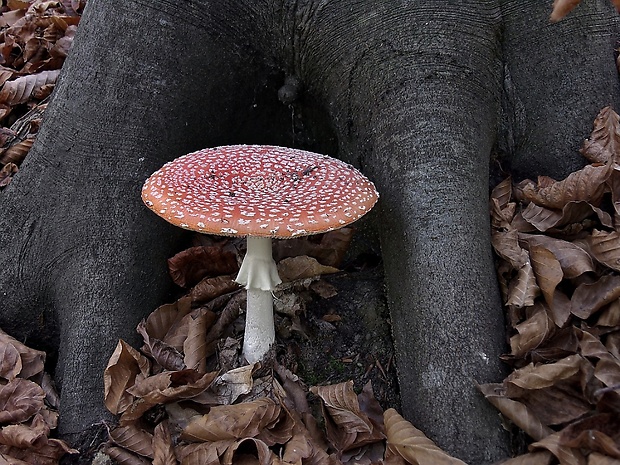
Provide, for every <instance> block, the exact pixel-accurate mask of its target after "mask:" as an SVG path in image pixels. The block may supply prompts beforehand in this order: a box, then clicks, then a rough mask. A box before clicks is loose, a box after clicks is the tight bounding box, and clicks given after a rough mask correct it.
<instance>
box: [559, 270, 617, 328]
mask: <svg viewBox="0 0 620 465" xmlns="http://www.w3.org/2000/svg"><path fill="white" fill-rule="evenodd" d="M619 297H620V276H618V275H607V276H603V277H601V278H600V279H599V280H598V281H595V282H594V283H592V284H589V283H583V284H580V285H579V286H577V289H575V291H574V292H573V295H572V297H571V300H570V302H571V312H572V313H573V314H574V315H576V316H578V317H579V318H581V319H584V320H585V319H587V318H589V317H590V316H591V315H593V314H594V313H595V312H597V311H598V310H600V309H601V308H603V307H604V306H605V305H607V304H609V303H611V302H613V301H614V300H616V299H618V298H619Z"/></svg>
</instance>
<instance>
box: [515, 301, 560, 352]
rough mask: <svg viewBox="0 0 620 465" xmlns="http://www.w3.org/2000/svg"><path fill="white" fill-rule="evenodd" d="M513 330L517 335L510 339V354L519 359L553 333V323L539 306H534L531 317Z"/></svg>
mask: <svg viewBox="0 0 620 465" xmlns="http://www.w3.org/2000/svg"><path fill="white" fill-rule="evenodd" d="M515 329H516V330H517V334H515V335H514V336H512V337H511V338H510V353H511V354H512V355H513V356H515V357H519V358H521V357H524V356H525V355H526V354H527V353H528V352H530V351H532V350H533V349H535V348H536V347H538V346H540V345H541V344H542V343H543V342H544V341H546V340H547V339H548V338H549V337H551V335H552V334H553V332H554V328H553V321H552V320H551V319H550V318H549V316H548V315H547V312H546V311H545V308H544V306H542V305H540V304H537V305H535V306H534V309H533V312H532V314H531V316H530V317H529V318H527V319H526V320H525V321H523V322H522V323H519V324H518V325H517V326H516V327H515Z"/></svg>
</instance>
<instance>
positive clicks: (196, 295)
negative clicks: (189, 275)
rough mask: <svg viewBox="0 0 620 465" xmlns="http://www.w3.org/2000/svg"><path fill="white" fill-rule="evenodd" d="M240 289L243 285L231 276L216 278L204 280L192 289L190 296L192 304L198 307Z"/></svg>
mask: <svg viewBox="0 0 620 465" xmlns="http://www.w3.org/2000/svg"><path fill="white" fill-rule="evenodd" d="M240 288H241V285H240V284H239V283H237V282H236V281H235V280H234V279H233V278H232V277H230V276H215V277H213V278H204V279H203V280H202V281H200V282H199V283H198V284H196V285H195V286H194V287H193V288H192V290H191V291H190V293H189V295H190V297H191V299H192V303H193V304H194V305H198V304H201V303H205V302H208V301H210V300H213V299H215V298H216V297H219V296H221V295H224V294H228V293H229V292H233V291H236V290H238V289H240Z"/></svg>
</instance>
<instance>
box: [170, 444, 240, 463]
mask: <svg viewBox="0 0 620 465" xmlns="http://www.w3.org/2000/svg"><path fill="white" fill-rule="evenodd" d="M233 443H234V440H231V439H229V440H227V441H216V442H208V443H195V444H189V445H187V446H182V447H177V448H176V449H175V452H176V456H177V457H178V459H179V460H181V465H222V462H221V461H220V456H222V455H224V453H225V452H226V450H227V449H228V448H229V447H230V446H231V445H232V444H233Z"/></svg>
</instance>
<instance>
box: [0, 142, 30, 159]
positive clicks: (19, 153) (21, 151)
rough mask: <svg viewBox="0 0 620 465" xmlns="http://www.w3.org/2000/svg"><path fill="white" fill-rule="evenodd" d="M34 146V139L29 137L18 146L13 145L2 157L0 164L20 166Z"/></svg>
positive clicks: (17, 144)
mask: <svg viewBox="0 0 620 465" xmlns="http://www.w3.org/2000/svg"><path fill="white" fill-rule="evenodd" d="M32 144H34V137H28V138H27V139H24V140H22V141H20V142H18V143H16V144H13V145H11V146H10V147H9V148H7V149H6V150H5V151H4V152H3V153H2V156H1V157H0V163H15V164H17V165H19V164H20V163H21V162H22V161H23V160H24V158H26V155H28V152H30V149H31V148H32Z"/></svg>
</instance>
